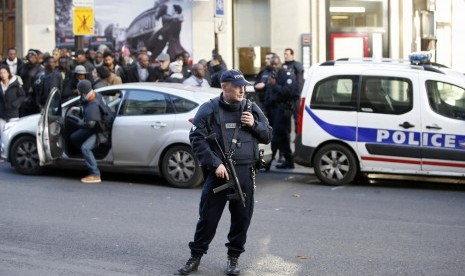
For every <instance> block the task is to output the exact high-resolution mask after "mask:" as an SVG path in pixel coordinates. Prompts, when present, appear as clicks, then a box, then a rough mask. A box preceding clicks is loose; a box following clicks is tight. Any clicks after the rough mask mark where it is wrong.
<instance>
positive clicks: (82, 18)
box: [73, 7, 95, 35]
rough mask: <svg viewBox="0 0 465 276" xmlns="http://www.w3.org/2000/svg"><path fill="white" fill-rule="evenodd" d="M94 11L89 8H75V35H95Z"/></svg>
mask: <svg viewBox="0 0 465 276" xmlns="http://www.w3.org/2000/svg"><path fill="white" fill-rule="evenodd" d="M94 25H95V22H94V9H93V8H88V7H74V9H73V33H74V35H93V34H94Z"/></svg>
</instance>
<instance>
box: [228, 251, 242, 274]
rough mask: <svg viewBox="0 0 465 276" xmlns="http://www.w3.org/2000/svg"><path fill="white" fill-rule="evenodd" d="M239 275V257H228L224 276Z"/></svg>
mask: <svg viewBox="0 0 465 276" xmlns="http://www.w3.org/2000/svg"><path fill="white" fill-rule="evenodd" d="M239 274H241V270H240V269H239V257H231V256H228V264H227V267H226V275H239Z"/></svg>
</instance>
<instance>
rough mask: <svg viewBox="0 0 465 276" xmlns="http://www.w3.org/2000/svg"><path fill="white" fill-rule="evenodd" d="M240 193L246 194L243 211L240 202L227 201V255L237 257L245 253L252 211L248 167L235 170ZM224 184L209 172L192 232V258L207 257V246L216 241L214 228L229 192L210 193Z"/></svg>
mask: <svg viewBox="0 0 465 276" xmlns="http://www.w3.org/2000/svg"><path fill="white" fill-rule="evenodd" d="M235 168H236V172H237V177H238V179H239V183H241V187H242V192H244V193H245V194H246V197H245V204H246V206H245V207H244V206H243V205H242V203H241V201H240V200H237V199H234V200H230V201H229V212H230V213H231V227H230V229H229V233H228V242H227V243H226V244H225V245H226V247H227V248H228V255H229V256H233V257H239V255H240V254H241V253H243V252H244V251H245V249H244V245H245V242H246V240H247V230H248V229H249V225H250V221H251V219H252V214H253V208H254V197H253V194H254V182H253V179H252V173H251V169H250V166H249V165H237V166H235ZM222 184H224V180H223V179H221V178H218V177H216V175H215V172H210V173H209V174H208V176H207V179H206V180H205V183H204V185H203V190H202V196H201V199H200V207H199V215H200V217H199V220H198V222H197V227H196V230H195V235H194V241H191V242H190V243H189V248H190V249H191V254H192V255H194V256H201V255H203V254H206V253H207V251H208V246H209V245H210V242H211V241H212V240H213V238H214V237H215V233H216V228H217V227H218V223H219V221H220V219H221V215H222V214H223V210H224V207H225V206H226V202H227V201H228V199H227V195H228V194H229V193H231V190H230V189H226V190H223V191H221V192H218V193H216V194H215V193H213V189H214V188H216V187H218V186H221V185H222Z"/></svg>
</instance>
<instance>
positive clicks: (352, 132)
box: [305, 105, 376, 142]
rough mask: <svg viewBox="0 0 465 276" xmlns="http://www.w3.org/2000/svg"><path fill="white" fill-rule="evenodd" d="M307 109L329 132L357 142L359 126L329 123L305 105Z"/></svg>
mask: <svg viewBox="0 0 465 276" xmlns="http://www.w3.org/2000/svg"><path fill="white" fill-rule="evenodd" d="M305 110H306V111H307V112H308V114H309V115H310V116H311V117H312V119H313V120H314V121H315V122H316V123H317V124H318V125H319V126H320V127H321V128H322V129H323V130H324V131H326V132H327V133H328V134H330V135H332V136H334V137H336V138H338V139H341V140H345V141H351V142H355V141H356V138H357V135H356V134H357V133H356V131H357V128H356V127H352V126H341V125H333V124H329V123H327V122H325V121H323V120H321V119H320V118H319V117H318V116H316V115H315V113H313V111H312V110H311V109H310V107H309V106H307V105H306V106H305ZM375 139H376V130H375Z"/></svg>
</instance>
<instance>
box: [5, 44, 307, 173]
mask: <svg viewBox="0 0 465 276" xmlns="http://www.w3.org/2000/svg"><path fill="white" fill-rule="evenodd" d="M0 65H1V67H0V77H1V83H2V92H3V93H2V94H1V96H2V97H0V129H2V128H3V125H4V124H5V123H6V122H8V121H9V120H12V119H15V118H19V117H22V116H26V115H30V114H34V113H39V112H40V109H41V107H42V106H43V105H44V104H45V101H46V100H47V97H48V95H49V93H50V91H51V90H52V89H53V88H54V87H56V88H57V89H58V90H59V91H60V93H61V97H62V100H63V101H65V100H67V99H70V98H72V97H75V96H77V95H78V91H77V84H78V82H79V81H80V80H84V79H87V80H89V81H90V82H91V84H92V88H93V89H97V88H100V87H103V86H107V85H115V84H120V83H127V82H174V83H183V84H186V85H192V86H199V87H217V88H221V81H220V80H221V75H222V74H223V72H225V71H226V70H227V69H228V68H227V66H226V64H225V62H224V60H223V58H222V56H221V55H220V54H218V53H217V52H216V51H215V50H213V51H212V57H211V59H210V60H209V61H207V60H205V59H201V60H199V61H198V62H197V63H195V64H193V65H192V66H190V54H189V53H188V52H186V51H183V52H181V53H179V54H177V55H175V56H170V55H169V54H168V53H160V54H158V56H156V57H153V56H151V55H150V52H149V51H147V48H146V47H141V48H140V49H139V50H138V51H137V52H135V53H133V54H131V55H124V54H123V52H118V51H112V50H111V49H109V48H108V47H106V46H104V45H101V46H100V47H99V48H98V49H92V48H89V49H88V50H86V51H85V50H84V49H77V50H76V51H74V53H71V52H70V51H69V50H68V49H66V48H62V49H54V50H53V51H51V52H42V51H40V50H37V49H30V50H29V51H28V52H27V54H26V56H25V57H24V58H20V57H18V56H17V51H16V49H15V48H10V49H8V54H7V57H6V58H5V59H4V60H1V61H0ZM302 86H303V67H302V64H301V63H299V62H297V61H295V60H294V52H293V50H292V49H290V48H288V49H286V50H285V51H284V62H281V59H280V58H279V56H278V55H277V54H275V53H271V52H270V53H267V54H266V58H265V67H264V68H263V70H262V71H260V73H259V74H258V75H257V78H256V81H255V83H254V88H255V91H256V92H258V97H257V100H258V102H259V104H260V106H261V107H262V108H263V110H264V112H265V114H266V115H267V117H268V118H269V119H270V123H271V124H272V125H273V131H274V137H275V138H273V142H272V145H273V146H272V148H273V153H275V154H277V152H278V151H279V153H280V156H281V159H280V160H281V164H278V166H277V168H293V167H294V163H293V159H292V152H291V151H290V126H291V121H290V120H291V118H292V117H294V122H295V123H297V114H298V108H299V95H300V91H301V89H302ZM295 129H297V126H296V125H295ZM0 135H1V132H0ZM270 165H271V163H269V164H267V169H269V166H270Z"/></svg>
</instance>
